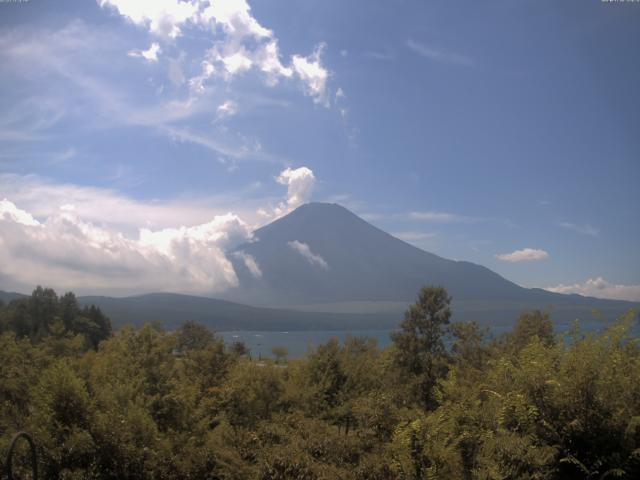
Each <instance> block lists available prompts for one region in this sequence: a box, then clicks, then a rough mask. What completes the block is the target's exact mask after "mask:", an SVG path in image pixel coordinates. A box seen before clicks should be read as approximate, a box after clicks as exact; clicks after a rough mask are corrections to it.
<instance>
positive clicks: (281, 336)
mask: <svg viewBox="0 0 640 480" xmlns="http://www.w3.org/2000/svg"><path fill="white" fill-rule="evenodd" d="M604 327H605V324H603V323H602V322H599V321H591V322H580V330H581V331H582V332H584V333H587V332H595V331H599V330H602V329H603V328H604ZM512 328H513V326H511V325H506V326H505V325H501V326H493V327H490V335H493V336H497V335H501V334H502V333H505V332H508V331H510V330H511V329H512ZM554 328H555V331H556V333H565V332H567V331H568V330H569V329H570V328H571V324H560V325H555V327H554ZM392 331H393V330H355V331H345V330H322V331H290V332H258V331H246V332H242V331H238V332H216V333H217V334H218V335H220V336H221V337H222V338H223V339H224V341H225V342H226V343H227V344H231V343H233V342H244V344H245V345H246V346H247V347H248V348H249V350H250V351H251V355H252V356H253V357H254V358H260V357H263V358H264V357H269V358H272V357H273V354H272V353H271V349H272V348H273V347H286V348H287V349H288V350H289V358H298V357H302V356H304V355H305V354H306V353H307V352H308V351H309V349H311V348H313V347H317V346H318V345H321V344H323V343H326V342H327V341H329V340H330V339H331V338H337V339H338V340H339V341H340V342H341V343H342V342H344V340H345V339H346V338H347V337H367V338H373V339H374V340H376V342H377V343H378V346H379V347H381V348H384V347H386V346H388V345H389V344H390V343H391V338H390V334H391V332H392ZM633 333H634V335H635V336H638V337H640V325H639V324H636V325H635V327H634V329H633Z"/></svg>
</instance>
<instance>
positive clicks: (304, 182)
mask: <svg viewBox="0 0 640 480" xmlns="http://www.w3.org/2000/svg"><path fill="white" fill-rule="evenodd" d="M276 181H277V182H278V183H279V184H281V185H286V186H287V201H286V202H283V203H280V205H279V206H278V207H277V208H276V209H275V213H276V215H277V216H281V215H285V214H287V213H289V212H290V211H292V210H295V209H296V208H298V207H299V206H300V205H302V204H303V203H307V202H308V201H309V199H310V198H311V193H312V192H313V187H314V185H315V183H316V177H315V176H314V175H313V171H312V170H311V169H310V168H307V167H300V168H296V169H292V168H287V169H285V170H283V171H282V172H280V175H279V176H278V177H277V178H276Z"/></svg>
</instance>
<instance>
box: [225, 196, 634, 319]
mask: <svg viewBox="0 0 640 480" xmlns="http://www.w3.org/2000/svg"><path fill="white" fill-rule="evenodd" d="M255 238H256V240H255V241H253V242H251V243H246V244H244V245H241V246H239V247H238V248H237V249H236V250H235V252H233V254H232V255H231V257H232V261H233V263H234V267H235V269H236V272H237V274H238V277H239V281H240V282H239V283H240V286H239V287H238V288H236V289H233V290H231V291H229V292H227V293H226V294H225V296H224V298H227V299H232V300H236V301H241V302H242V303H250V304H255V305H271V306H280V307H287V308H297V309H301V310H308V309H314V310H318V309H320V310H321V309H323V305H324V306H325V308H324V309H325V310H332V309H335V308H337V306H339V305H341V304H344V303H345V302H348V303H349V304H350V305H354V304H355V305H357V304H362V305H368V308H370V307H371V302H375V303H377V304H380V305H382V306H385V305H386V307H385V308H388V303H389V302H392V303H393V304H396V305H397V309H396V310H397V311H400V310H402V309H403V308H404V306H406V304H408V303H409V302H411V301H413V300H414V299H415V296H416V294H417V292H418V290H419V289H420V287H421V286H423V285H427V284H435V285H442V286H444V287H446V288H447V290H448V291H449V293H450V294H451V295H452V297H453V299H454V303H453V304H454V314H457V317H458V318H460V319H469V318H477V319H480V320H484V319H486V320H489V319H494V320H497V321H504V320H506V319H507V318H510V319H511V320H513V318H514V317H513V316H512V315H517V314H518V313H520V312H522V311H524V310H527V309H531V308H545V309H551V310H552V311H553V312H554V314H555V315H554V316H556V317H558V319H560V320H572V319H575V318H577V317H582V318H584V317H585V316H586V315H589V316H590V315H591V310H592V309H594V308H596V309H599V310H601V311H603V313H604V314H605V315H619V314H620V313H622V312H624V311H625V310H627V309H628V308H631V307H634V306H637V305H635V304H633V303H631V302H621V301H613V300H602V299H595V298H588V297H582V296H579V295H562V294H557V293H552V292H548V291H546V290H542V289H535V288H534V289H530V288H523V287H520V286H519V285H516V284H515V283H513V282H511V281H509V280H507V279H505V278H503V277H502V276H500V275H498V274H497V273H495V272H493V271H491V270H489V269H488V268H486V267H483V266H481V265H477V264H474V263H471V262H465V261H454V260H448V259H445V258H442V257H439V256H438V255H434V254H433V253H429V252H426V251H424V250H421V249H419V248H417V247H414V246H413V245H410V244H408V243H406V242H404V241H402V240H399V239H398V238H395V237H393V236H392V235H390V234H388V233H386V232H384V231H382V230H380V229H378V228H376V227H375V226H373V225H371V224H369V223H368V222H366V221H365V220H363V219H361V218H360V217H358V216H357V215H355V214H353V213H352V212H350V211H349V210H347V209H346V208H344V207H342V206H340V205H336V204H327V203H310V204H306V205H303V206H301V207H299V208H297V209H296V210H294V211H293V212H291V213H290V214H288V215H286V216H284V217H282V218H280V219H278V220H276V221H274V222H272V223H270V224H268V225H266V226H264V227H262V228H260V229H258V230H256V231H255ZM247 260H249V261H247ZM253 262H255V263H254V264H253ZM252 264H253V265H252ZM256 266H257V267H258V269H259V272H258V269H256V268H255V267H256ZM355 310H357V308H355ZM370 311H371V310H370ZM374 311H375V309H374ZM559 317H561V318H559Z"/></svg>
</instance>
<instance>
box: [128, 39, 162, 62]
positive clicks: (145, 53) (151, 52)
mask: <svg viewBox="0 0 640 480" xmlns="http://www.w3.org/2000/svg"><path fill="white" fill-rule="evenodd" d="M160 52H161V49H160V44H158V43H157V42H153V43H152V44H151V46H150V47H149V48H148V49H147V50H131V51H130V52H129V53H128V55H129V56H130V57H140V58H144V59H145V60H149V61H150V62H157V61H158V53H160Z"/></svg>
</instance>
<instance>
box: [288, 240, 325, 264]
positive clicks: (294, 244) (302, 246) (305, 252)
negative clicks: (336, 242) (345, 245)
mask: <svg viewBox="0 0 640 480" xmlns="http://www.w3.org/2000/svg"><path fill="white" fill-rule="evenodd" d="M287 245H289V247H291V249H293V250H294V251H296V252H298V253H299V254H300V255H302V256H303V257H304V258H305V260H307V262H309V263H310V264H311V265H313V266H317V267H320V268H322V269H323V270H328V269H329V264H327V262H326V261H325V259H324V258H322V257H321V256H320V255H318V254H317V253H313V252H312V251H311V248H310V247H309V245H307V244H306V243H303V242H299V241H298V240H293V241H291V242H287Z"/></svg>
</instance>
